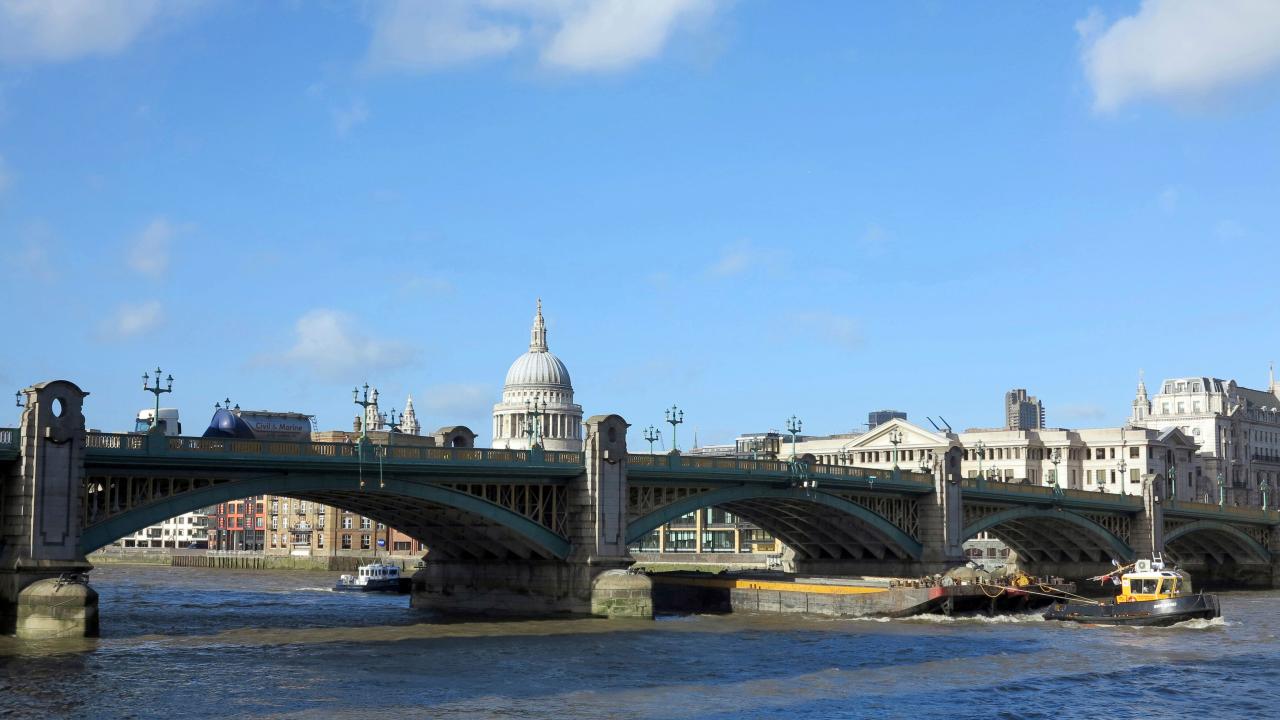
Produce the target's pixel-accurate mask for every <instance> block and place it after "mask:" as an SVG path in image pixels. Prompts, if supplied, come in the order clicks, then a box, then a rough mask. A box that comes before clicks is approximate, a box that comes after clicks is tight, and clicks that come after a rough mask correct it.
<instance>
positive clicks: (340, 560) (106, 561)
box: [89, 550, 418, 572]
mask: <svg viewBox="0 0 1280 720" xmlns="http://www.w3.org/2000/svg"><path fill="white" fill-rule="evenodd" d="M374 559H375V558H374V557H373V556H371V555H370V556H365V557H360V556H354V555H352V556H346V555H343V556H334V557H310V556H306V557H295V556H291V555H263V554H260V553H219V552H205V551H199V550H152V551H145V550H144V551H115V552H112V551H105V552H96V553H91V554H90V555H89V562H90V563H92V564H94V565H169V566H172V567H199V568H214V569H221V570H304V571H321V572H355V570H356V568H357V567H359V566H360V565H365V564H368V563H371V562H373V561H374ZM380 559H381V560H382V561H383V562H388V563H391V564H392V565H397V566H399V567H400V569H401V571H405V572H412V571H413V569H414V565H415V564H416V563H417V562H418V558H416V557H414V558H386V557H383V558H380Z"/></svg>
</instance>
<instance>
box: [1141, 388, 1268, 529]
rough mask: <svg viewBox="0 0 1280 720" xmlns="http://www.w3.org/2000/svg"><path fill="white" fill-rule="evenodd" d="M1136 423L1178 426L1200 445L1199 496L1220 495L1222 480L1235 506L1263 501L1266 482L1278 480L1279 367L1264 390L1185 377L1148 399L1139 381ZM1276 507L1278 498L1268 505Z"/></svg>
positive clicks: (1228, 502) (1214, 497) (1155, 426)
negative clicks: (1277, 375)
mask: <svg viewBox="0 0 1280 720" xmlns="http://www.w3.org/2000/svg"><path fill="white" fill-rule="evenodd" d="M1130 422H1131V423H1132V424H1133V425H1137V426H1142V427H1148V428H1156V429H1159V430H1163V431H1167V430H1170V429H1174V428H1176V429H1178V430H1180V431H1181V432H1182V434H1184V435H1185V436H1187V437H1188V438H1190V439H1191V441H1192V442H1194V443H1195V444H1196V445H1197V446H1198V451H1197V458H1198V460H1199V462H1200V465H1201V468H1202V469H1201V475H1200V476H1199V478H1198V481H1199V482H1198V485H1197V487H1196V493H1197V495H1198V496H1199V497H1200V498H1201V499H1203V498H1204V497H1209V498H1212V499H1213V501H1215V502H1216V500H1217V497H1218V485H1219V482H1218V481H1219V479H1221V481H1222V482H1221V484H1222V486H1223V492H1225V494H1226V502H1227V504H1231V505H1259V504H1261V500H1262V489H1263V487H1264V486H1265V487H1266V488H1268V490H1269V491H1274V490H1275V489H1276V487H1277V485H1278V484H1280V392H1278V388H1277V386H1276V382H1275V371H1274V369H1273V370H1272V372H1271V376H1270V378H1269V380H1268V383H1267V389H1266V390H1254V389H1251V388H1246V387H1241V386H1240V385H1238V384H1237V383H1236V382H1235V381H1234V380H1222V379H1219V378H1214V377H1204V376H1200V377H1182V378H1171V379H1168V380H1165V381H1164V382H1163V383H1161V385H1160V392H1158V393H1156V394H1155V396H1154V397H1151V398H1148V397H1147V388H1146V384H1145V383H1144V382H1143V381H1142V380H1139V381H1138V392H1137V395H1136V397H1135V398H1134V401H1133V416H1132V418H1131V419H1130ZM1270 504H1271V505H1272V506H1274V502H1272V503H1270Z"/></svg>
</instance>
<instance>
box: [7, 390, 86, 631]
mask: <svg viewBox="0 0 1280 720" xmlns="http://www.w3.org/2000/svg"><path fill="white" fill-rule="evenodd" d="M24 392H25V394H26V406H25V409H24V410H23V413H22V426H21V431H20V437H19V441H20V451H19V455H18V458H17V460H16V461H14V462H13V463H12V465H11V466H10V467H9V468H8V471H7V472H5V473H4V475H3V476H2V477H0V634H14V635H17V636H18V637H19V638H24V639H47V638H56V637H85V636H95V635H97V634H98V594H97V593H96V592H94V591H93V589H91V588H90V587H89V586H88V584H87V580H86V579H85V575H84V574H85V573H87V572H88V571H89V570H91V569H92V568H93V566H92V565H90V564H89V563H88V561H87V560H85V557H84V554H83V553H82V552H81V550H80V527H81V522H80V517H81V512H82V510H81V507H80V504H81V484H82V483H83V479H84V443H85V434H84V429H85V428H84V414H83V413H82V406H83V403H84V398H85V396H86V395H88V393H86V392H84V391H82V390H81V389H80V388H78V387H76V385H75V384H73V383H70V382H67V381H65V380H57V381H54V382H48V383H41V384H39V385H34V386H32V387H29V388H27V389H26V390H25V391H24Z"/></svg>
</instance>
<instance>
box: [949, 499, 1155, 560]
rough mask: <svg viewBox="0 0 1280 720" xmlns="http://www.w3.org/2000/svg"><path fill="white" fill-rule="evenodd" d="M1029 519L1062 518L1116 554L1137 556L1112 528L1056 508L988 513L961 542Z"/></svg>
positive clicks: (973, 525) (967, 532)
mask: <svg viewBox="0 0 1280 720" xmlns="http://www.w3.org/2000/svg"><path fill="white" fill-rule="evenodd" d="M1028 519H1040V520H1061V521H1064V522H1068V523H1070V524H1072V525H1075V526H1076V527H1078V528H1081V529H1083V530H1085V531H1087V532H1088V533H1089V534H1090V535H1092V536H1093V537H1095V538H1097V539H1098V540H1100V541H1102V543H1103V544H1104V545H1105V546H1106V547H1108V548H1110V549H1111V551H1112V552H1113V553H1115V555H1116V556H1118V557H1120V558H1122V559H1124V560H1133V559H1134V557H1135V556H1136V555H1135V553H1134V552H1133V548H1131V547H1129V545H1128V543H1126V542H1125V541H1123V540H1121V539H1120V538H1118V537H1116V536H1115V535H1114V534H1112V532H1111V531H1110V530H1108V529H1106V528H1104V527H1102V526H1101V525H1099V524H1098V523H1096V522H1094V521H1092V520H1090V519H1089V518H1087V517H1084V516H1082V515H1077V514H1075V513H1073V512H1069V511H1066V510H1054V509H1047V508H1039V507H1018V508H1010V509H1008V510H1001V511H1000V512H998V513H994V514H992V515H988V516H986V517H984V518H982V519H981V520H979V521H977V522H975V523H973V524H972V525H969V526H968V527H966V528H965V529H964V531H963V533H962V534H961V538H960V539H961V542H963V541H965V540H969V539H972V538H973V537H974V536H976V535H977V534H978V533H980V532H983V531H984V530H990V529H991V528H993V527H995V526H997V525H1000V524H1002V523H1006V522H1010V521H1013V520H1028Z"/></svg>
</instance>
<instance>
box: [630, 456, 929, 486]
mask: <svg viewBox="0 0 1280 720" xmlns="http://www.w3.org/2000/svg"><path fill="white" fill-rule="evenodd" d="M627 465H628V466H629V467H631V468H633V469H636V470H640V471H641V472H643V471H645V470H649V469H652V470H668V471H677V472H699V471H702V472H705V471H727V472H738V473H746V474H766V473H772V474H786V473H790V472H792V471H793V469H794V466H793V465H792V464H791V463H790V462H787V461H785V460H748V459H744V458H732V457H690V456H687V455H675V454H666V455H651V454H648V453H632V454H629V455H627ZM807 474H808V475H809V476H811V477H819V478H837V479H848V480H861V481H864V482H865V481H873V482H889V481H892V480H893V471H892V470H878V469H875V468H864V467H851V466H847V465H814V466H812V467H810V468H808V469H807ZM898 477H899V480H901V481H903V482H909V483H919V484H922V485H932V484H933V477H932V476H931V475H929V474H928V473H920V472H911V471H905V470H899V472H898Z"/></svg>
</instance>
